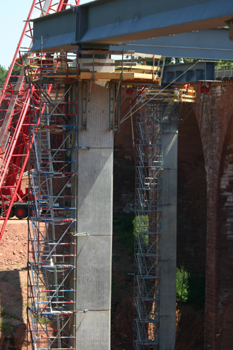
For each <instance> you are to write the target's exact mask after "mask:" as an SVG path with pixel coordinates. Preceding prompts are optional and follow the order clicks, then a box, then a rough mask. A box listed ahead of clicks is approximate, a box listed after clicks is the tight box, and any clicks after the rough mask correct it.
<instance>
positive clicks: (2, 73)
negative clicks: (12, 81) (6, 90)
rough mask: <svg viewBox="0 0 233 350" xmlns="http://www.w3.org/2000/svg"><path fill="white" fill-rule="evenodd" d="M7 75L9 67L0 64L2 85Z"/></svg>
mask: <svg viewBox="0 0 233 350" xmlns="http://www.w3.org/2000/svg"><path fill="white" fill-rule="evenodd" d="M6 76H7V69H5V68H4V67H3V66H2V65H1V64H0V85H3V84H4V83H5V80H6Z"/></svg>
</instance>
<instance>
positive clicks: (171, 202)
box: [159, 105, 178, 350]
mask: <svg viewBox="0 0 233 350" xmlns="http://www.w3.org/2000/svg"><path fill="white" fill-rule="evenodd" d="M162 145H163V173H162V225H161V227H162V233H161V238H160V259H161V260H160V261H161V262H160V264H161V265H160V334H159V350H166V349H167V350H168V349H171V350H173V349H175V334H176V233H177V232H176V231H177V158H178V113H177V110H176V109H171V106H169V105H168V106H167V108H166V109H165V112H164V115H163V129H162Z"/></svg>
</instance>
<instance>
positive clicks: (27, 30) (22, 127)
mask: <svg viewBox="0 0 233 350" xmlns="http://www.w3.org/2000/svg"><path fill="white" fill-rule="evenodd" d="M68 2H69V0H59V1H57V2H56V1H54V0H33V2H32V5H31V9H30V11H29V14H28V17H27V20H26V22H25V25H24V28H23V31H22V34H21V37H20V40H19V43H18V45H17V48H16V51H15V54H14V57H13V60H12V63H11V65H10V68H9V71H8V74H7V77H6V80H5V83H4V85H3V88H2V92H1V94H0V220H2V221H3V225H2V227H1V231H0V240H1V238H2V235H3V233H4V230H5V227H6V224H7V220H8V218H9V217H12V216H14V215H15V216H17V217H18V218H19V219H21V218H24V217H26V216H27V213H28V197H27V193H24V192H23V191H22V190H21V181H22V177H23V173H24V171H25V168H26V165H27V163H28V159H29V151H30V150H29V148H30V147H29V125H30V122H31V120H32V117H31V116H32V113H33V109H32V106H31V103H30V101H31V98H34V99H37V100H38V95H37V93H36V91H35V88H33V87H32V88H30V87H28V85H27V84H26V83H25V77H24V65H25V64H28V63H29V60H30V58H27V53H28V52H29V51H30V45H29V46H28V45H27V46H23V45H24V43H25V39H27V38H29V39H31V40H32V38H33V29H32V25H31V22H30V20H31V18H32V15H33V13H34V11H37V12H38V11H39V15H40V16H46V15H48V14H51V13H54V12H59V11H63V10H65V9H66V7H67V5H68ZM79 2H80V0H77V1H76V2H75V6H78V5H79ZM17 66H19V67H21V72H20V74H19V75H17V76H16V75H14V68H15V67H17ZM48 93H49V89H48Z"/></svg>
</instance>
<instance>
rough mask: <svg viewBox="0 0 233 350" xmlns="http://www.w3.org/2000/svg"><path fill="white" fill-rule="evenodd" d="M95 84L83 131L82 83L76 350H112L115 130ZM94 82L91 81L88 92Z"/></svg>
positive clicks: (106, 97)
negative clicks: (80, 234)
mask: <svg viewBox="0 0 233 350" xmlns="http://www.w3.org/2000/svg"><path fill="white" fill-rule="evenodd" d="M103 85H104V84H102V85H101V84H96V83H94V82H93V83H92V89H91V96H90V104H89V107H88V113H87V129H86V131H84V130H82V122H81V121H82V113H83V110H85V108H83V97H84V96H83V89H82V83H80V85H79V131H78V145H79V146H80V147H90V149H89V150H86V151H85V150H79V151H78V159H77V162H78V186H77V198H78V200H77V202H78V203H77V206H78V212H77V227H78V232H79V233H82V232H87V233H88V235H89V236H87V237H79V238H78V247H77V283H76V290H77V292H76V295H77V301H76V302H77V310H80V311H82V310H84V309H88V311H87V312H86V313H77V318H76V349H77V350H93V349H95V350H109V349H110V316H111V270H112V266H111V264H112V207H113V203H112V202H113V145H114V143H113V136H114V135H113V132H112V131H109V89H107V88H105V87H104V86H103ZM89 87H90V83H87V91H89Z"/></svg>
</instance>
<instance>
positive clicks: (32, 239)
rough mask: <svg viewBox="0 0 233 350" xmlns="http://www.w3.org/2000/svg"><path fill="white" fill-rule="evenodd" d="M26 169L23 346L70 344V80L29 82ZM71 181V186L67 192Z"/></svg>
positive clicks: (73, 128)
mask: <svg viewBox="0 0 233 350" xmlns="http://www.w3.org/2000/svg"><path fill="white" fill-rule="evenodd" d="M34 87H35V89H36V90H37V95H38V100H35V98H34V99H32V100H31V103H32V105H33V109H34V113H33V117H34V119H33V121H32V122H31V124H30V133H29V134H30V172H29V175H30V176H29V180H30V187H29V198H30V200H31V202H30V217H29V220H28V222H29V236H28V242H29V249H28V346H29V345H30V344H31V346H32V348H33V349H36V350H39V349H51V348H56V349H59V350H60V349H67V348H68V349H74V348H75V300H76V292H75V282H74V281H75V277H74V276H75V273H76V239H77V234H76V232H77V230H76V196H75V193H76V192H75V191H76V174H77V169H76V162H75V159H76V157H77V155H76V152H77V144H76V143H77V114H76V111H77V108H76V103H75V102H72V101H75V100H76V96H75V95H76V89H75V87H76V85H75V83H74V82H73V83H72V82H70V84H69V85H65V86H61V87H59V86H57V85H56V84H54V85H53V86H52V91H51V93H50V95H49V94H48V93H47V91H46V90H47V85H46V84H43V81H42V79H40V84H38V81H37V82H36V81H35V85H34ZM71 186H72V191H71Z"/></svg>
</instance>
